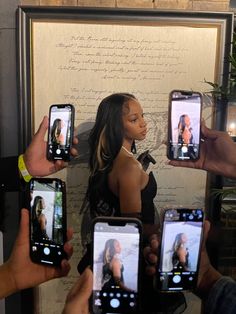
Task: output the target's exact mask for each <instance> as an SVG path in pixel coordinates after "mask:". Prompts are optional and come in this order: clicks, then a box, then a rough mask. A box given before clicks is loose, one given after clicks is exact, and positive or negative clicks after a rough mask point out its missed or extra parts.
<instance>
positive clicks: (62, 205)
mask: <svg viewBox="0 0 236 314" xmlns="http://www.w3.org/2000/svg"><path fill="white" fill-rule="evenodd" d="M65 195H66V193H65V183H64V182H63V181H61V180H60V179H51V178H40V179H36V178H32V179H31V180H30V182H29V208H30V257H31V259H32V261H33V262H36V263H42V264H47V265H52V266H59V265H60V264H61V261H62V260H63V259H64V258H67V256H66V253H65V252H64V250H63V246H64V244H65V242H66V229H67V228H66V199H65Z"/></svg>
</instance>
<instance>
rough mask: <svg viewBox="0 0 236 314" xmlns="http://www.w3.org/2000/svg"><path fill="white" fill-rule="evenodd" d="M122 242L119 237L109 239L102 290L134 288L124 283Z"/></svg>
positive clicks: (104, 258)
mask: <svg viewBox="0 0 236 314" xmlns="http://www.w3.org/2000/svg"><path fill="white" fill-rule="evenodd" d="M120 253H121V244H120V242H119V241H118V240H117V239H109V240H107V241H106V243H105V248H104V251H103V267H102V290H103V291H111V289H114V288H116V289H121V290H124V291H127V292H131V291H132V290H131V289H129V288H128V287H126V286H125V283H124V276H123V272H124V265H123V264H122V261H121V257H120Z"/></svg>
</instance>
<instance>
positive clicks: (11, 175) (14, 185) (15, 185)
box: [0, 156, 23, 230]
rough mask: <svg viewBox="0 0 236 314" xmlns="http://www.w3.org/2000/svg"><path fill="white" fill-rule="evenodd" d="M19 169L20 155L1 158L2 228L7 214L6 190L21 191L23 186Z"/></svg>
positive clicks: (0, 216)
mask: <svg viewBox="0 0 236 314" xmlns="http://www.w3.org/2000/svg"><path fill="white" fill-rule="evenodd" d="M22 181H23V180H21V179H20V175H19V170H18V156H13V157H4V158H1V159H0V230H3V221H4V218H5V216H6V214H5V207H4V194H5V192H16V191H20V190H21V189H22V187H23V185H22Z"/></svg>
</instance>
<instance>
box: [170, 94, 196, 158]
mask: <svg viewBox="0 0 236 314" xmlns="http://www.w3.org/2000/svg"><path fill="white" fill-rule="evenodd" d="M201 108H202V96H201V94H200V93H198V92H193V91H180V90H174V91H172V92H171V93H170V97H169V117H168V141H167V143H168V145H167V156H168V158H169V159H170V160H197V159H198V158H199V157H200V123H201Z"/></svg>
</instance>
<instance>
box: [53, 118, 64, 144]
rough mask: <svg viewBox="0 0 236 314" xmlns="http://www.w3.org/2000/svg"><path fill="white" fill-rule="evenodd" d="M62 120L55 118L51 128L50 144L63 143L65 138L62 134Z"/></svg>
mask: <svg viewBox="0 0 236 314" xmlns="http://www.w3.org/2000/svg"><path fill="white" fill-rule="evenodd" d="M63 127H64V122H63V120H62V119H59V118H58V119H55V120H54V121H53V125H52V128H51V143H52V145H65V138H64V135H63V134H62V128H63Z"/></svg>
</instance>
